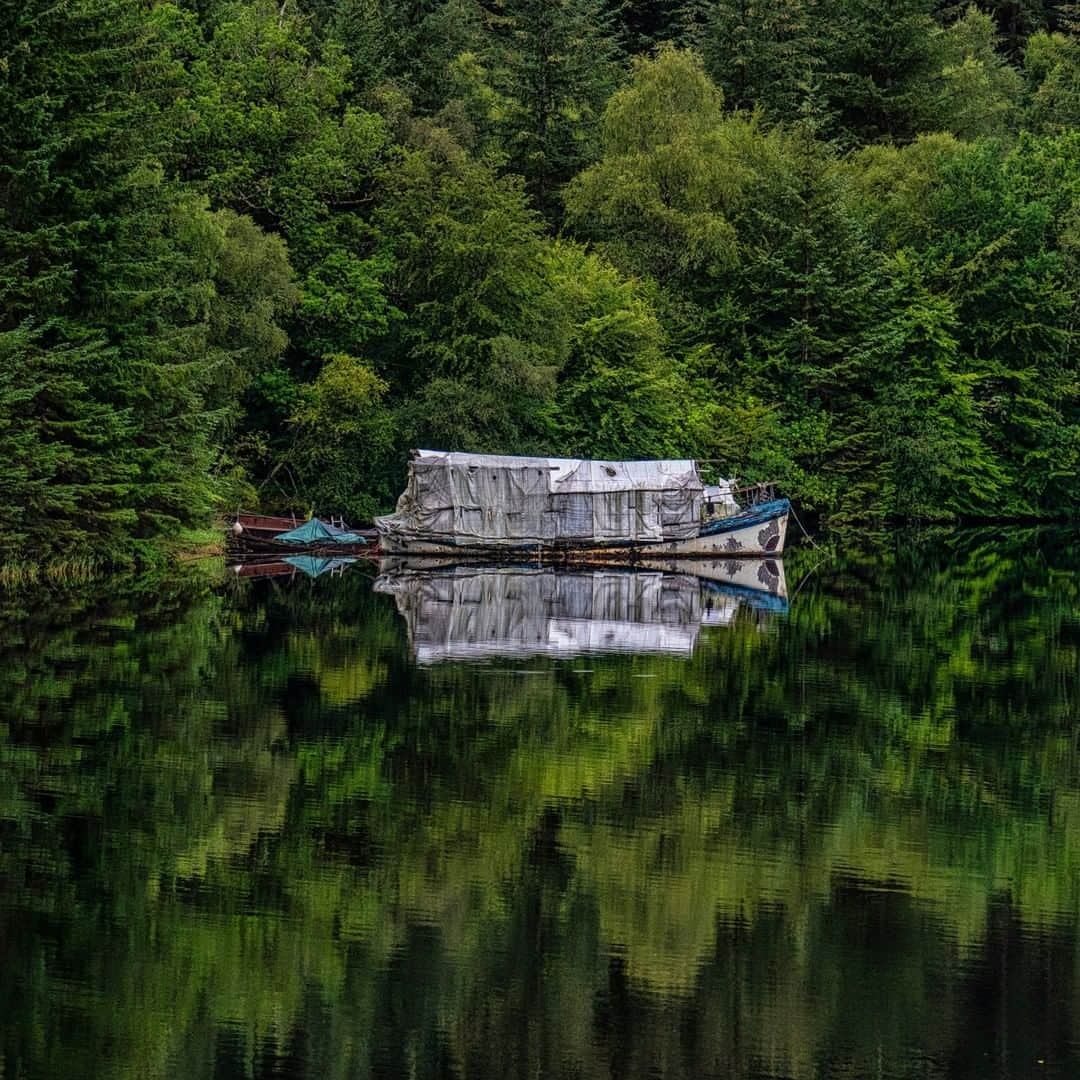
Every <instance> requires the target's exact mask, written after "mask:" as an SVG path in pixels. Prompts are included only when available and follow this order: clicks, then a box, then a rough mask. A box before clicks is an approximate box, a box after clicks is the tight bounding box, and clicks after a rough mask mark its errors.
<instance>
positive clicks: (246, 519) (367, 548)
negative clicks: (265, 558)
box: [230, 514, 378, 556]
mask: <svg viewBox="0 0 1080 1080" xmlns="http://www.w3.org/2000/svg"><path fill="white" fill-rule="evenodd" d="M377 540H378V535H377V533H376V532H375V530H374V529H350V528H348V527H347V526H346V525H345V523H344V522H343V521H340V520H339V521H337V522H335V521H333V519H331V520H324V519H322V518H317V517H316V518H308V519H306V520H305V519H303V518H295V517H274V516H271V515H268V514H237V515H236V519H235V521H234V522H233V524H232V526H231V528H230V547H231V548H232V550H233V551H236V552H243V553H247V554H274V553H280V554H281V555H283V556H284V555H286V554H287V553H295V554H299V553H305V554H326V555H336V556H341V555H367V554H371V553H372V550H373V548H374V546H375V544H376V543H377Z"/></svg>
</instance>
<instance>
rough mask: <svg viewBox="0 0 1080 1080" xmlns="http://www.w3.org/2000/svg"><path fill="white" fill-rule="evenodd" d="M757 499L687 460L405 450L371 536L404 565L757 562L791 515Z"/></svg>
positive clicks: (775, 502) (773, 546) (777, 543)
mask: <svg viewBox="0 0 1080 1080" xmlns="http://www.w3.org/2000/svg"><path fill="white" fill-rule="evenodd" d="M740 494H741V495H743V496H744V498H745V497H746V496H749V501H747V502H745V503H742V504H741V503H740V502H739V501H738V499H737V498H736V496H737V495H740ZM767 495H768V492H767V489H765V488H763V487H761V486H760V485H758V486H755V487H753V488H748V489H740V488H737V487H736V486H735V483H734V481H724V482H723V483H721V484H718V485H711V486H706V485H705V484H704V483H703V482H702V480H701V477H700V475H699V474H698V469H697V462H695V461H691V460H664V461H589V460H579V459H574V458H530V457H507V456H499V455H494V454H459V453H447V452H444V451H433V450H416V451H413V454H412V459H411V461H410V462H409V476H408V482H407V485H406V488H405V491H404V493H403V494H402V495H401V497H400V498H399V499H398V505H397V510H396V512H395V513H393V514H390V515H387V516H385V517H380V518H376V519H375V524H376V527H377V529H378V535H379V541H380V545H381V548H382V550H383V551H384V552H387V553H393V554H404V555H422V556H427V555H453V556H456V557H462V556H464V557H480V556H486V557H487V558H492V557H501V558H506V557H511V558H513V557H519V556H521V555H528V556H532V557H541V556H542V557H553V558H558V557H563V558H568V559H594V558H597V559H599V558H622V559H625V558H631V559H634V558H638V557H642V556H647V557H650V558H651V557H658V556H659V557H666V558H701V557H710V558H716V557H724V558H732V557H742V556H749V557H754V558H761V557H768V556H776V555H779V554H780V553H781V552H782V551H783V550H784V539H785V536H786V533H787V521H788V515H789V513H790V510H791V504H790V503H789V502H788V500H787V499H782V498H772V497H766V496H767ZM755 500H756V501H755Z"/></svg>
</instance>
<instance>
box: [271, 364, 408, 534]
mask: <svg viewBox="0 0 1080 1080" xmlns="http://www.w3.org/2000/svg"><path fill="white" fill-rule="evenodd" d="M388 390H389V386H388V384H387V383H386V382H385V381H384V380H382V379H380V378H379V376H378V375H376V374H375V372H374V371H373V370H372V369H371V366H370V365H369V364H367V363H365V362H364V361H363V360H359V359H357V358H356V357H355V356H349V355H347V354H345V353H339V354H337V355H334V356H328V357H326V358H325V362H324V365H323V367H322V370H321V371H320V372H319V376H318V378H317V379H316V380H315V381H314V382H313V383H310V384H308V385H307V386H305V387H304V388H303V390H302V391H301V392H300V403H299V405H298V406H297V408H296V410H295V411H294V413H293V415H292V417H291V423H292V426H293V429H294V432H295V442H294V444H293V446H292V448H291V449H290V450H289V452H288V453H287V455H286V456H285V458H284V463H285V465H287V466H288V467H290V468H291V469H292V470H293V471H294V473H295V479H296V480H297V481H298V482H299V483H300V484H301V485H302V490H304V491H305V492H308V493H310V498H311V499H312V501H313V503H314V505H316V506H318V507H319V508H320V512H321V513H324V514H338V515H343V516H345V517H347V518H349V519H351V520H354V521H355V520H363V519H365V518H369V517H370V516H371V515H372V514H373V513H374V512H375V510H376V509H377V508H378V506H379V502H380V501H382V502H385V500H386V499H387V498H388V497H389V493H388V492H386V491H378V490H376V491H374V492H373V494H367V493H366V492H367V491H372V487H373V484H372V477H373V476H376V475H379V473H378V471H377V470H379V469H385V458H386V455H387V452H388V450H389V449H390V447H391V446H392V445H393V427H392V418H391V415H390V413H389V411H388V410H387V407H386V402H385V399H386V394H387V391H388ZM365 489H366V491H365Z"/></svg>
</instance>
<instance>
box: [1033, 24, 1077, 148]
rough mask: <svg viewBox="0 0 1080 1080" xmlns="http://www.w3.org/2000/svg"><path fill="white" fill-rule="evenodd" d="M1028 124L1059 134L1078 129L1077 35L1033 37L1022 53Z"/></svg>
mask: <svg viewBox="0 0 1080 1080" xmlns="http://www.w3.org/2000/svg"><path fill="white" fill-rule="evenodd" d="M1024 71H1025V74H1026V75H1027V78H1028V82H1029V83H1030V85H1031V88H1032V96H1031V104H1030V109H1029V111H1030V120H1031V125H1032V127H1033V128H1034V129H1035V130H1036V131H1044V132H1048V133H1050V134H1060V133H1062V132H1065V131H1069V130H1071V129H1075V128H1076V127H1080V35H1077V34H1076V33H1075V32H1074V33H1072V34H1047V33H1044V32H1040V33H1038V34H1033V35H1032V36H1031V38H1030V40H1029V41H1028V43H1027V49H1026V50H1025V52H1024Z"/></svg>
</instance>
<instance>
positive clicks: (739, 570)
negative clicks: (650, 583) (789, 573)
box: [637, 558, 787, 600]
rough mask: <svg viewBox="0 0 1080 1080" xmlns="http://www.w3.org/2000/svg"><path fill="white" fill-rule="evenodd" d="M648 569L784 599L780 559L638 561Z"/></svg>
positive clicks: (785, 593) (781, 561) (785, 588)
mask: <svg viewBox="0 0 1080 1080" xmlns="http://www.w3.org/2000/svg"><path fill="white" fill-rule="evenodd" d="M637 565H638V566H641V567H642V568H645V569H649V570H664V571H666V572H667V573H672V574H674V573H679V574H693V575H694V577H697V578H701V579H703V580H704V581H708V582H711V583H713V584H715V585H719V586H722V587H724V588H730V589H737V590H745V591H746V592H747V593H748V594H754V593H765V594H768V595H771V596H775V597H776V598H777V599H779V600H787V578H786V577H785V576H784V561H783V559H760V558H758V559H743V558H738V559H734V558H726V559H702V558H697V559H694V560H693V561H687V560H685V559H672V558H667V559H653V558H647V559H642V560H641V561H640V562H639V563H638V564H637Z"/></svg>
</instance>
